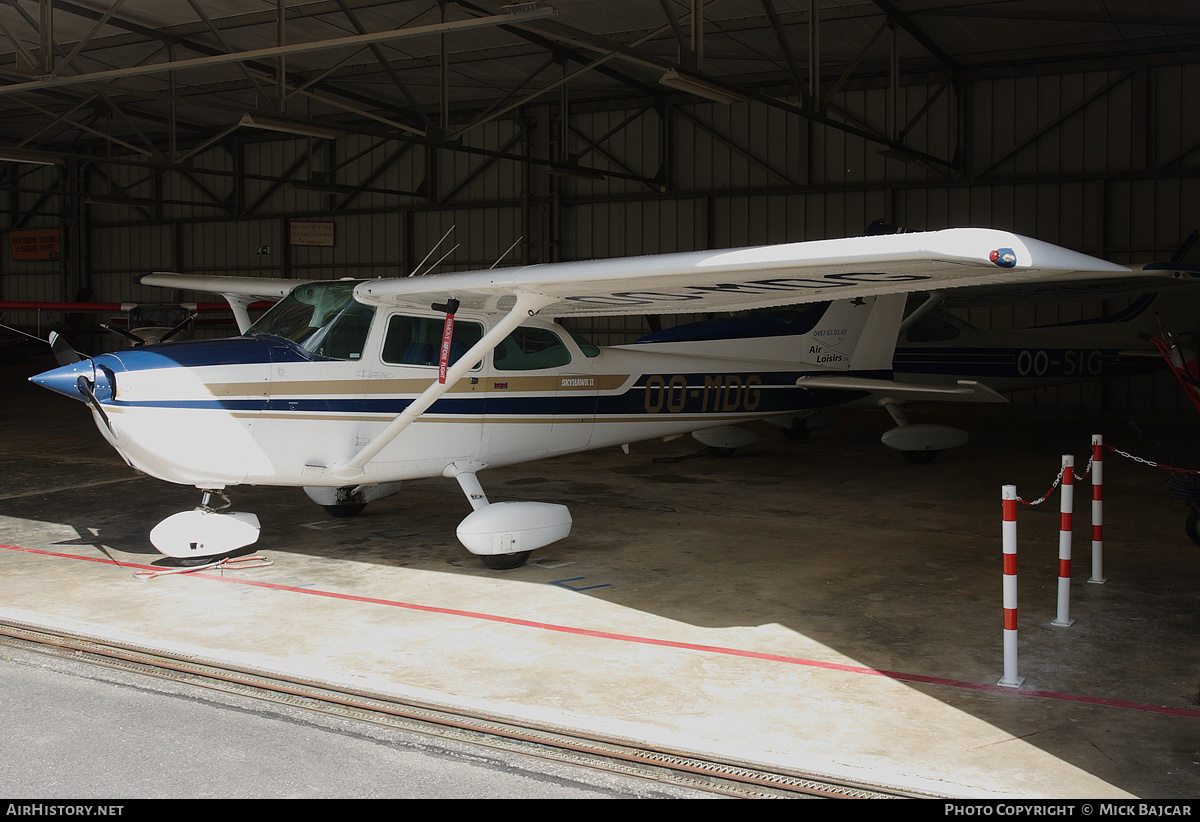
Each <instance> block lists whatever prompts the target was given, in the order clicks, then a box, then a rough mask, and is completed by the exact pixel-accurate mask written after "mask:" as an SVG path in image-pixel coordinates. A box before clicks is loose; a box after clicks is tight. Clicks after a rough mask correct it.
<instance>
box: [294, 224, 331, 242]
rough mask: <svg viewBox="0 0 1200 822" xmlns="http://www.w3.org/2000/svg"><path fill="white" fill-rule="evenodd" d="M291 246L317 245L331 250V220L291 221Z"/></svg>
mask: <svg viewBox="0 0 1200 822" xmlns="http://www.w3.org/2000/svg"><path fill="white" fill-rule="evenodd" d="M289 228H290V231H289V234H290V237H291V239H290V243H291V244H292V245H317V246H325V247H327V248H333V220H291V221H290V222H289Z"/></svg>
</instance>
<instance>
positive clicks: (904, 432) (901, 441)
mask: <svg viewBox="0 0 1200 822" xmlns="http://www.w3.org/2000/svg"><path fill="white" fill-rule="evenodd" d="M879 404H880V405H882V406H883V407H884V408H885V409H886V410H887V412H888V413H889V414H891V416H892V419H893V420H894V421H895V423H896V427H895V428H893V429H892V430H890V431H885V432H884V434H883V436H882V437H880V438H879V439H880V442H882V443H883V444H884V445H886V446H888V447H889V448H895V449H896V450H897V451H900V452H901V453H902V454H904V459H906V460H908V462H910V463H911V464H913V465H929V464H930V463H932V462H933V461H934V460H935V459H936V458H937V455H938V452H939V451H944V450H945V449H947V448H957V447H958V446H960V445H962V444H964V443H965V442H966V441H967V439H968V435H967V432H966V431H960V430H959V429H957V428H951V427H950V426H948V425H913V424H912V423H910V422H909V421H908V415H906V414H905V413H904V408H903V407H902V406H901V405H900V403H898V402H896V401H895V400H893V399H891V398H890V397H889V398H885V399H883V400H881V401H880V403H879Z"/></svg>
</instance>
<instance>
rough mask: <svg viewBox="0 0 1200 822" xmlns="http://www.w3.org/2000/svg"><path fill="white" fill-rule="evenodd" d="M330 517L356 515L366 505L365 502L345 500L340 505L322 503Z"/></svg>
mask: <svg viewBox="0 0 1200 822" xmlns="http://www.w3.org/2000/svg"><path fill="white" fill-rule="evenodd" d="M321 507H322V508H324V509H325V512H326V513H327V514H329V516H331V517H356V516H358V515H359V514H361V513H362V512H363V509H364V508H366V507H367V504H366V503H365V502H346V503H342V504H341V505H322V506H321Z"/></svg>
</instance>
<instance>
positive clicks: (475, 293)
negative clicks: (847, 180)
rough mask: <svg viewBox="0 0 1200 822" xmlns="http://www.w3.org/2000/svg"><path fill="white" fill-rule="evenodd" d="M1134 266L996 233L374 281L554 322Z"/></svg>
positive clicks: (407, 295) (401, 297)
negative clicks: (536, 303)
mask: <svg viewBox="0 0 1200 822" xmlns="http://www.w3.org/2000/svg"><path fill="white" fill-rule="evenodd" d="M1129 273H1130V271H1129V269H1128V268H1125V267H1124V266H1120V265H1116V264H1114V263H1109V262H1106V261H1104V260H1100V259H1097V258H1095V257H1089V256H1087V255H1084V254H1079V253H1077V252H1074V251H1070V250H1067V249H1065V248H1060V247H1058V246H1054V245H1050V244H1049V243H1043V242H1040V241H1038V240H1032V239H1029V238H1026V237H1021V236H1019V235H1016V234H1010V233H1008V232H1003V231H994V230H990V229H946V230H943V231H933V232H924V233H911V234H898V235H884V236H874V237H851V238H846V239H838V240H819V241H815V242H804V243H788V244H783V245H772V246H759V247H754V248H740V249H727V250H719V251H700V252H691V253H682V254H660V255H655V256H650V257H632V258H622V259H610V260H594V261H589V262H577V263H551V264H546V265H536V266H526V267H515V268H509V269H499V270H487V271H473V272H459V273H452V274H439V275H436V276H426V277H409V278H404V279H388V280H370V281H367V282H364V283H362V284H361V285H360V286H359V287H358V288H357V290H356V292H355V294H356V296H357V297H358V298H359V299H360V300H362V301H363V302H368V303H376V304H381V305H389V304H404V305H426V306H428V305H430V304H431V303H433V302H442V301H444V300H445V299H446V298H447V297H453V298H455V299H457V300H459V301H460V303H461V305H462V307H463V308H470V309H475V310H507V309H508V307H509V306H510V305H511V303H512V298H513V295H515V294H517V293H534V294H538V295H540V296H542V297H544V298H545V301H546V306H545V308H543V309H542V310H543V312H544V313H545V314H548V315H550V316H555V317H564V316H602V315H615V314H646V313H671V314H683V313H694V312H716V311H740V310H745V309H754V308H767V307H770V306H777V305H794V304H799V303H806V302H819V301H823V300H829V299H845V298H853V297H867V296H876V295H882V294H893V293H899V292H909V291H928V290H931V289H944V288H955V287H959V286H967V285H1004V284H1012V283H1021V282H1029V281H1037V280H1046V281H1055V280H1058V279H1064V278H1067V279H1075V278H1088V279H1091V278H1104V277H1113V276H1121V275H1125V276H1128V275H1129Z"/></svg>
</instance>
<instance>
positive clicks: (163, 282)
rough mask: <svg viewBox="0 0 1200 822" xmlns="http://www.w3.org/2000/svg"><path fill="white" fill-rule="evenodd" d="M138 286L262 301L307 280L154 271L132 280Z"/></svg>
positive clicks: (285, 294) (277, 298) (284, 295)
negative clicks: (210, 275)
mask: <svg viewBox="0 0 1200 822" xmlns="http://www.w3.org/2000/svg"><path fill="white" fill-rule="evenodd" d="M133 281H134V282H135V283H137V284H138V285H154V286H159V287H161V288H180V289H183V290H185V291H204V292H207V293H209V294H225V295H231V296H236V297H257V298H259V299H263V300H279V299H281V298H283V297H286V296H287V295H288V293H289V292H291V290H292V289H293V288H295V287H296V286H298V285H300V284H301V283H302V282H307V281H305V280H281V279H278V278H269V277H209V276H193V275H190V274H175V273H173V272H169V271H155V272H153V273H152V274H139V275H138V276H136V277H134V278H133Z"/></svg>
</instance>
